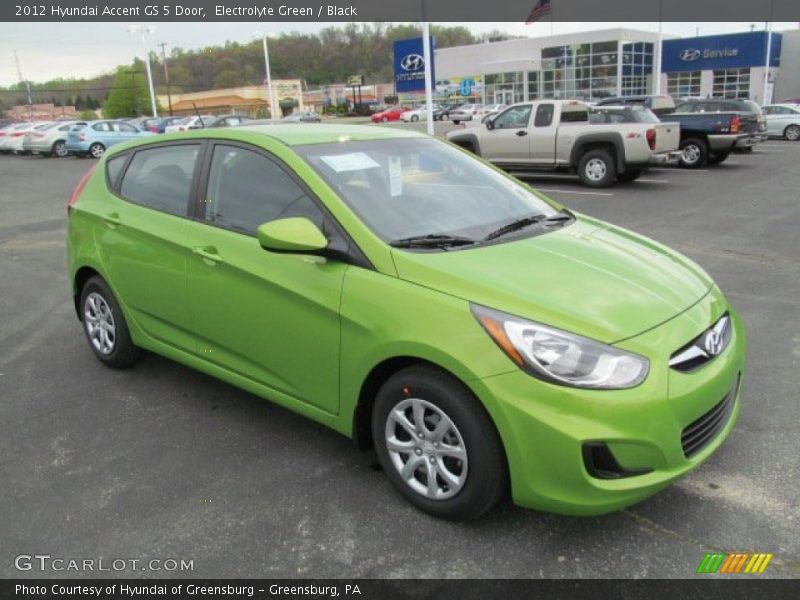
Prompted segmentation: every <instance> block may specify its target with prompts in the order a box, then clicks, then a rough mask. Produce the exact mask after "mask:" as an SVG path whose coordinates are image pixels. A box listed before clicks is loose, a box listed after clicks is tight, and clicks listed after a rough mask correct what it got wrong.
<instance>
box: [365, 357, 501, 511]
mask: <svg viewBox="0 0 800 600" xmlns="http://www.w3.org/2000/svg"><path fill="white" fill-rule="evenodd" d="M404 388H406V389H408V390H409V392H410V397H415V398H421V399H423V400H425V401H427V402H430V403H432V404H435V405H436V406H437V407H439V408H440V409H441V410H442V411H444V412H445V413H446V414H447V416H448V417H449V418H450V419H451V420H452V421H453V423H455V425H456V427H457V428H458V430H459V433H460V434H461V436H462V438H463V440H464V444H465V446H466V449H467V461H468V462H467V481H466V483H465V484H464V487H463V488H462V489H461V491H459V492H458V494H456V495H455V496H453V497H452V498H448V499H446V500H431V499H429V498H425V497H424V496H421V495H420V494H418V493H417V492H415V491H414V490H412V489H411V488H410V487H409V486H408V484H406V483H405V481H403V479H402V478H401V477H400V474H399V473H398V472H397V470H396V469H395V467H394V464H393V463H392V461H391V458H390V456H389V452H388V450H387V449H386V444H385V428H386V418H387V417H388V415H389V411H390V410H391V409H392V408H393V407H394V406H395V405H396V404H397V403H398V402H400V401H402V400H405V399H406V398H407V397H408V396H406V394H405V393H404V391H403V390H404ZM371 426H372V435H373V440H374V442H375V451H376V453H377V455H378V460H379V462H380V463H381V466H382V467H383V469H384V471H385V472H386V475H387V476H388V477H389V480H390V481H391V482H392V484H393V486H394V488H395V489H396V490H397V491H398V492H400V494H401V495H402V496H404V497H405V498H406V499H407V500H408V501H409V502H411V503H412V504H413V505H414V506H416V507H418V508H420V509H422V510H423V511H425V512H427V513H429V514H432V515H435V516H437V517H441V518H445V519H451V520H466V519H473V518H476V517H478V516H480V515H481V514H483V513H484V512H486V511H487V510H489V509H490V508H491V507H492V506H493V505H494V504H496V503H497V501H498V500H499V499H500V498H501V497H502V496H503V494H504V493H505V491H506V489H507V487H508V485H507V478H508V475H507V472H508V468H507V465H506V459H505V454H504V452H503V449H502V443H501V441H500V436H499V435H498V433H497V430H496V429H495V427H494V424H493V423H492V421H491V418H490V417H489V415H488V413H486V410H485V409H484V407H483V405H481V404H480V402H479V401H478V400H477V399H476V398H475V397H474V396H473V395H472V393H471V392H470V391H469V390H468V389H467V388H466V387H465V386H464V385H463V384H462V383H460V382H459V381H458V380H456V379H455V378H453V377H451V376H449V375H448V374H446V373H444V372H441V371H438V370H436V369H433V368H429V367H410V368H408V369H404V370H402V371H400V372H398V373H396V374H395V375H393V376H392V377H390V378H389V379H388V380H387V381H386V383H385V384H384V385H383V386H382V387H381V389H380V391H379V392H378V394H377V396H376V399H375V405H374V409H373V414H372V424H371Z"/></svg>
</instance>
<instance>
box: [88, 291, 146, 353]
mask: <svg viewBox="0 0 800 600" xmlns="http://www.w3.org/2000/svg"><path fill="white" fill-rule="evenodd" d="M93 292H94V293H97V294H99V295H100V296H102V297H103V299H104V300H105V301H106V304H108V307H109V308H110V309H111V314H112V316H113V318H114V328H115V334H116V340H115V342H114V349H113V350H112V351H111V353H110V354H102V353H101V352H99V351H98V350H97V348H95V347H94V344H92V340H91V339H90V338H89V332H88V331H87V330H86V323H85V316H84V314H85V312H86V298H87V297H88V296H89V294H91V293H93ZM80 313H81V327H82V328H83V334H84V336H85V337H86V341H87V343H88V344H89V348H90V349H91V350H92V352H93V353H94V355H95V356H96V357H97V358H98V359H99V360H100V362H102V363H104V364H106V365H108V366H110V367H113V368H117V369H122V368H126V367H129V366H130V365H131V364H133V362H134V361H135V360H136V359H137V358H138V356H139V352H140V351H139V349H138V348H137V347H136V346H135V345H134V344H133V340H132V339H131V334H130V331H129V330H128V323H127V321H126V320H125V315H124V314H123V313H122V309H121V308H120V306H119V303H118V302H117V299H116V297H115V296H114V293H113V292H112V291H111V288H109V286H108V284H107V283H106V282H105V281H104V280H103V279H102V278H101V277H100V276H94V277H91V278H90V279H89V280H88V281H87V282H86V283H85V284H84V286H83V289H82V290H81V296H80Z"/></svg>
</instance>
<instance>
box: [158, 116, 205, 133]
mask: <svg viewBox="0 0 800 600" xmlns="http://www.w3.org/2000/svg"><path fill="white" fill-rule="evenodd" d="M213 120H214V117H212V116H211V115H202V116H200V117H186V118H185V119H181V120H180V121H176V122H175V123H173V124H172V125H167V126H166V128H165V129H164V133H175V132H176V131H189V130H190V129H202V128H203V127H205V126H206V125H207V124H209V123H211V121H213Z"/></svg>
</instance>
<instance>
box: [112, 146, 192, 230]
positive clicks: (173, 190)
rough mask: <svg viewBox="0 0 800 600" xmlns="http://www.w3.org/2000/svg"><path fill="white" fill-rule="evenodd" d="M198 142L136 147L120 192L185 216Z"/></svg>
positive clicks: (171, 212) (136, 200)
mask: <svg viewBox="0 0 800 600" xmlns="http://www.w3.org/2000/svg"><path fill="white" fill-rule="evenodd" d="M199 152H200V146H199V145H198V144H182V145H173V146H164V147H160V148H150V149H148V150H139V151H138V152H137V153H136V154H135V155H134V157H133V159H132V160H131V163H130V165H129V166H128V168H127V169H126V171H125V176H124V177H123V178H122V184H121V185H120V188H119V190H120V194H122V196H124V197H125V198H127V199H128V200H130V201H131V202H135V203H136V204H141V205H142V206H146V207H148V208H152V209H155V210H159V211H162V212H166V213H170V214H173V215H179V216H186V211H187V206H188V203H189V194H190V192H191V189H192V177H193V176H194V169H195V165H196V163H197V155H198V154H199Z"/></svg>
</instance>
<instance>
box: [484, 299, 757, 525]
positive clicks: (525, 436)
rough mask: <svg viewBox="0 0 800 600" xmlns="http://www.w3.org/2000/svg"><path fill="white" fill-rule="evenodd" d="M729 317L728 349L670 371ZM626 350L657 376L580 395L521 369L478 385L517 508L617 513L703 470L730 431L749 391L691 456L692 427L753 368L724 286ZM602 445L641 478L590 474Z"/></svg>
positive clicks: (627, 344)
mask: <svg viewBox="0 0 800 600" xmlns="http://www.w3.org/2000/svg"><path fill="white" fill-rule="evenodd" d="M726 311H728V312H730V314H731V318H732V323H733V336H732V338H731V341H730V343H729V345H728V346H727V348H726V349H725V350H724V351H723V352H722V353H721V354H720V355H719V356H717V357H716V358H714V359H713V360H712V361H710V362H709V363H707V364H706V365H705V366H703V367H701V368H700V369H698V370H697V371H695V372H693V373H688V374H685V373H681V372H678V371H676V370H674V369H670V368H669V366H668V365H667V363H668V360H669V356H670V354H671V353H672V352H673V351H675V350H677V349H678V348H679V347H681V346H682V345H683V344H685V343H686V342H687V341H689V340H691V339H694V337H695V336H697V335H698V334H699V333H700V332H702V331H703V330H705V329H706V328H707V327H709V326H710V325H711V324H712V323H713V322H715V321H716V320H717V319H718V318H719V317H721V316H722V315H723V314H724V313H725V312H726ZM617 345H618V346H619V347H621V348H625V349H627V350H631V351H633V352H637V353H639V354H646V355H648V356H649V357H650V360H651V366H650V373H649V375H648V377H647V379H646V380H645V381H644V382H643V383H642V384H641V385H639V386H638V387H635V388H632V389H628V390H614V391H610V390H609V391H601V390H580V389H576V388H569V387H563V386H557V385H552V384H549V383H545V382H542V381H540V380H538V379H535V378H533V377H531V376H530V375H528V374H526V373H524V372H522V371H521V370H517V371H512V372H509V373H505V374H502V375H497V376H494V377H488V378H485V379H482V380H478V381H475V382H472V386H473V389H474V391H475V392H476V393H477V394H479V395H480V394H484V395H483V396H480V397H482V398H484V399H486V400H488V402H486V405H487V408H488V409H489V412H490V413H491V415H492V417H493V419H494V421H495V423H496V424H497V427H498V430H499V431H500V436H501V438H502V439H503V443H504V446H505V449H506V455H507V458H508V464H509V471H510V475H511V488H512V496H513V499H514V502H515V503H516V504H519V505H521V506H526V507H530V508H536V509H541V510H546V511H549V512H556V513H562V514H574V515H595V514H602V513H606V512H610V511H614V510H618V509H621V508H624V507H625V506H628V505H631V504H634V503H636V502H639V501H641V500H643V499H645V498H647V497H648V496H650V495H652V494H654V493H656V492H658V491H659V490H661V489H663V488H664V487H666V486H668V485H669V484H670V483H672V482H673V481H675V480H676V479H678V478H679V477H681V476H683V475H684V474H686V473H687V472H689V471H691V470H692V469H694V468H695V467H697V466H698V465H699V464H700V463H702V462H703V461H704V460H705V459H706V458H708V457H709V456H710V455H711V454H712V453H713V452H714V451H715V450H716V449H717V448H718V447H719V446H720V445H721V444H722V443H723V442H724V440H725V439H726V438H727V437H728V435H729V434H730V432H731V430H732V429H733V427H734V424H735V422H736V419H737V417H738V413H739V394H740V390H741V385H739V386H738V387H737V388H736V389H735V391H734V394H733V395H734V398H733V404H732V407H731V409H730V411H729V412H728V413H727V415H726V417H725V418H726V422H725V424H724V425H722V426H721V428H720V429H719V430H718V431H717V433H716V434H715V435H714V436H713V437H712V438H711V439H710V440H709V441H708V442H707V443H706V445H704V446H703V447H702V449H701V450H699V451H697V452H696V453H695V454H692V455H691V456H690V457H689V458H687V457H686V456H685V455H684V451H683V446H682V443H681V434H682V432H683V430H684V429H685V428H686V427H687V426H688V425H689V424H691V423H693V422H695V421H697V420H698V419H699V418H700V417H702V416H703V415H706V414H708V413H709V411H711V410H712V409H713V408H714V407H715V406H716V405H718V404H719V403H720V401H721V400H722V399H723V398H725V397H726V395H727V394H728V393H729V392H730V391H731V390H732V389H733V386H734V385H736V383H737V382H740V381H741V379H740V377H741V374H742V372H743V369H744V363H745V333H744V328H743V326H742V323H741V321H740V320H739V318H738V316H737V315H736V314H735V313H734V312H733V310H732V309H730V308H729V307H728V306H727V303H726V302H725V300H724V298H723V297H722V294H721V293H720V292H719V291H718V290H716V288H714V290H712V291H711V292H710V293H709V294H708V295H707V296H706V297H705V298H703V299H702V300H701V301H700V302H698V303H697V304H695V305H694V306H693V307H691V308H690V309H689V310H687V311H685V312H683V313H681V314H680V315H678V316H677V317H675V318H673V319H672V320H670V321H668V322H666V323H664V324H662V325H659V326H658V327H656V328H654V329H651V330H650V331H648V332H646V333H644V334H641V335H639V336H637V337H635V338H631V339H629V340H625V341H624V342H621V343H619V344H617ZM654 349H656V350H655V352H656V354H657V356H654ZM593 443H602V444H605V445H606V446H607V447H608V449H609V450H610V451H611V453H612V454H613V456H614V458H615V459H616V461H617V462H618V463H619V465H621V466H622V467H624V469H625V470H626V471H630V472H634V473H637V472H639V473H641V474H635V475H632V476H626V477H620V478H616V479H601V478H598V477H596V476H592V475H590V474H589V471H588V470H587V466H586V462H585V456H584V448H585V445H586V444H593Z"/></svg>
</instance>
